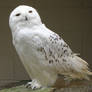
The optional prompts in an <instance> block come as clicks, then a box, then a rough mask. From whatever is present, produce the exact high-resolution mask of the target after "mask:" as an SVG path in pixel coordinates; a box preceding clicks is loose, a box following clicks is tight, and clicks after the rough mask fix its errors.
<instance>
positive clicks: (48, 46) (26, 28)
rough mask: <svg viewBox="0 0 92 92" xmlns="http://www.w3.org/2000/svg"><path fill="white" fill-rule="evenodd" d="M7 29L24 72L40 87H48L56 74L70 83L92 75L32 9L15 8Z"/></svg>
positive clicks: (82, 61) (55, 77)
mask: <svg viewBox="0 0 92 92" xmlns="http://www.w3.org/2000/svg"><path fill="white" fill-rule="evenodd" d="M9 25H10V28H11V31H12V37H13V45H14V46H15V48H16V51H17V53H18V55H19V57H20V59H21V61H22V63H23V65H24V67H25V69H26V70H27V72H28V74H29V76H30V77H31V78H32V79H36V80H37V82H38V83H39V84H41V85H42V86H52V85H53V84H54V83H55V81H56V79H57V78H58V74H61V75H64V76H66V77H69V78H72V79H89V77H88V75H92V73H91V72H90V71H89V69H88V63H87V62H86V61H84V60H83V59H81V58H80V57H78V56H77V55H76V54H74V53H73V52H72V50H71V49H70V47H69V46H68V45H67V44H66V43H65V42H64V40H63V39H62V38H61V37H60V36H59V35H58V34H56V33H54V32H52V31H51V30H50V29H48V28H47V27H46V26H45V25H44V24H43V23H42V22H41V19H40V16H39V14H38V13H37V11H36V10H35V9H34V8H32V7H30V6H26V5H21V6H18V7H17V8H16V9H14V10H13V12H12V13H11V14H10V18H9Z"/></svg>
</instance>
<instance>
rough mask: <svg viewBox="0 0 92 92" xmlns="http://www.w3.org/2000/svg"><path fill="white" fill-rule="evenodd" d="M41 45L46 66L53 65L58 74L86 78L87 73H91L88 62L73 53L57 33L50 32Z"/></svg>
mask: <svg viewBox="0 0 92 92" xmlns="http://www.w3.org/2000/svg"><path fill="white" fill-rule="evenodd" d="M43 47H44V52H45V58H46V60H47V62H48V66H50V67H54V69H55V70H56V71H57V73H58V74H63V75H66V76H69V77H72V78H79V79H83V78H84V79H88V75H92V73H91V72H90V71H89V70H88V63H87V62H86V61H84V60H83V59H81V58H80V57H78V56H77V55H76V54H74V53H73V52H72V50H71V49H70V47H69V46H68V45H67V44H66V42H64V40H63V39H62V38H61V37H60V36H59V35H58V34H56V33H54V32H50V35H49V36H48V41H47V42H46V43H45V45H44V46H43Z"/></svg>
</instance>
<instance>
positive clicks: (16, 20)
mask: <svg viewBox="0 0 92 92" xmlns="http://www.w3.org/2000/svg"><path fill="white" fill-rule="evenodd" d="M40 22H41V19H40V16H39V14H38V13H37V11H36V10H35V9H34V8H32V7H30V6H26V5H20V6H18V7H17V8H15V9H14V10H13V11H12V13H11V14H10V18H9V25H10V28H11V29H13V28H14V27H16V26H17V27H18V26H27V25H30V26H32V25H35V24H39V23H40Z"/></svg>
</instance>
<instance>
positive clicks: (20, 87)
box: [0, 85, 52, 92]
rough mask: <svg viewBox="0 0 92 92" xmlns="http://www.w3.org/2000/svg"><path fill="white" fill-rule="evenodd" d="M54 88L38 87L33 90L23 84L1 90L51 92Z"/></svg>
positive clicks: (10, 91) (2, 91) (5, 91)
mask: <svg viewBox="0 0 92 92" xmlns="http://www.w3.org/2000/svg"><path fill="white" fill-rule="evenodd" d="M51 90H52V88H44V89H38V90H32V89H30V88H25V87H24V86H23V85H22V86H17V87H12V88H8V89H3V90H1V91H0V92H50V91H51Z"/></svg>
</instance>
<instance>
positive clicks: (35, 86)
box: [26, 80, 41, 90]
mask: <svg viewBox="0 0 92 92" xmlns="http://www.w3.org/2000/svg"><path fill="white" fill-rule="evenodd" d="M26 88H31V89H32V90H35V89H40V88H41V85H40V84H39V83H38V82H37V81H36V80H32V81H31V82H28V83H27V84H26Z"/></svg>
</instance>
